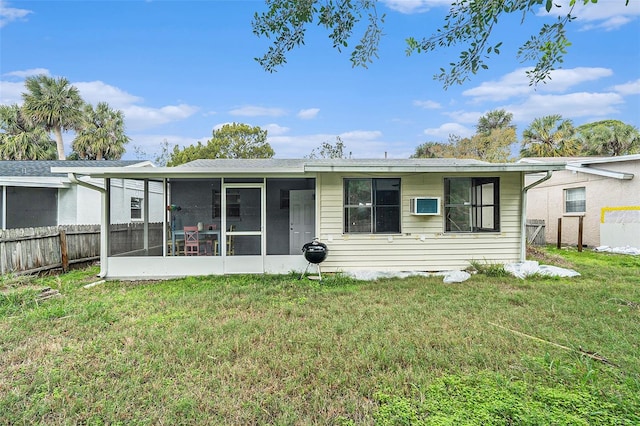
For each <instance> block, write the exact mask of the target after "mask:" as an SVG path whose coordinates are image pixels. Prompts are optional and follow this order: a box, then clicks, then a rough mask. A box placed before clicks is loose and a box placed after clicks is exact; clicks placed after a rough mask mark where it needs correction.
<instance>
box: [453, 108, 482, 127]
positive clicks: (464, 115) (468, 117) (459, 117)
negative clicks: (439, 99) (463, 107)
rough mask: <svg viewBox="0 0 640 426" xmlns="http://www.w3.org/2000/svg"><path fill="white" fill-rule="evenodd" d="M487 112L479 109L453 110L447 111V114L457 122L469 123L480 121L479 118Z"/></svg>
mask: <svg viewBox="0 0 640 426" xmlns="http://www.w3.org/2000/svg"><path fill="white" fill-rule="evenodd" d="M485 113H486V112H479V111H459V110H458V111H451V112H447V113H446V114H445V115H446V116H448V117H449V118H451V119H452V120H454V121H455V122H456V123H467V124H474V125H475V124H476V123H477V122H478V118H480V116H481V115H483V114H485Z"/></svg>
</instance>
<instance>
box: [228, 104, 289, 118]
mask: <svg viewBox="0 0 640 426" xmlns="http://www.w3.org/2000/svg"><path fill="white" fill-rule="evenodd" d="M229 114H231V115H240V116H245V117H259V116H268V117H279V116H282V115H285V111H284V110H283V109H280V108H265V107H260V106H254V105H248V106H244V107H240V108H236V109H232V110H231V111H229Z"/></svg>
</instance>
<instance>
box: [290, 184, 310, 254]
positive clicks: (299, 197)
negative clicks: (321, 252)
mask: <svg viewBox="0 0 640 426" xmlns="http://www.w3.org/2000/svg"><path fill="white" fill-rule="evenodd" d="M315 193H316V192H315V190H313V189H304V190H291V191H289V229H290V231H289V254H296V255H299V254H300V253H302V246H303V245H304V244H305V243H308V242H310V241H313V239H314V238H315V237H316V235H315V227H316V214H315V212H316V209H315V206H316V197H315Z"/></svg>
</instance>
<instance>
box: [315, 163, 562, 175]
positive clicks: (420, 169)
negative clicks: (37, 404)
mask: <svg viewBox="0 0 640 426" xmlns="http://www.w3.org/2000/svg"><path fill="white" fill-rule="evenodd" d="M555 170H564V163H547V164H516V163H509V164H502V163H501V164H496V163H493V164H491V163H481V164H458V165H455V164H454V165H437V166H433V165H431V166H429V165H424V166H420V165H415V164H408V165H406V166H403V165H390V166H380V165H375V166H373V165H372V166H367V165H330V164H319V165H318V164H308V165H306V166H305V171H307V172H367V173H370V172H389V173H394V172H398V173H407V172H415V173H451V172H524V173H537V172H546V171H555Z"/></svg>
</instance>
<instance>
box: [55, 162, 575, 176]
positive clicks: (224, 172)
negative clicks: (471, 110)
mask: <svg viewBox="0 0 640 426" xmlns="http://www.w3.org/2000/svg"><path fill="white" fill-rule="evenodd" d="M564 167H565V165H564V163H562V162H558V163H544V164H527V163H488V162H485V161H479V160H471V159H455V158H408V159H276V158H271V159H216V160H195V161H192V162H189V163H186V164H182V165H180V166H176V167H153V168H139V169H136V168H130V167H100V168H93V167H55V168H52V171H53V172H54V173H75V174H78V175H87V176H93V177H129V178H177V177H183V178H187V177H211V176H230V175H233V176H244V175H247V176H257V175H282V174H285V175H289V174H292V175H294V174H295V175H304V174H306V173H315V172H332V171H334V172H379V173H385V172H387V173H398V172H463V173H464V172H525V173H535V172H541V171H550V170H562V169H564Z"/></svg>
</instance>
